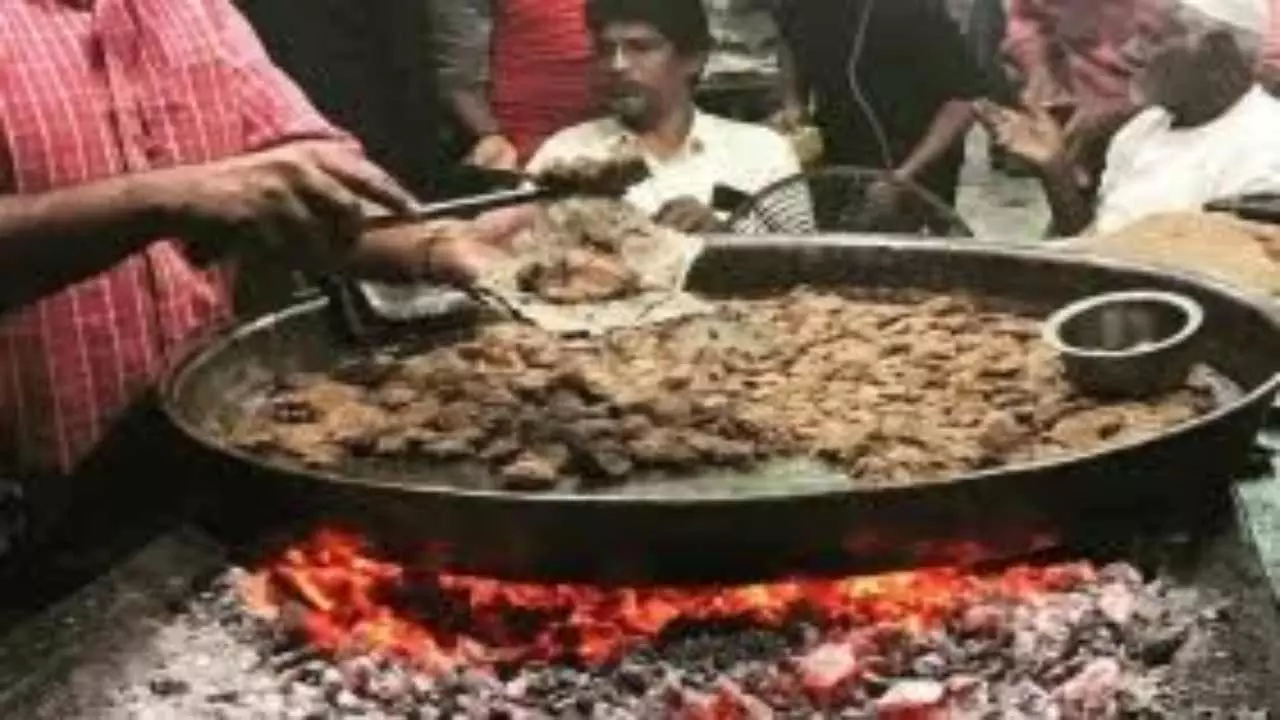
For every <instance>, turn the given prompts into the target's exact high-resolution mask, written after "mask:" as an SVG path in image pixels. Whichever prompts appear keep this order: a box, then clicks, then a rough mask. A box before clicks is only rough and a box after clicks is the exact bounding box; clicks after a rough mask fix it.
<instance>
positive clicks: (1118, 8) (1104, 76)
mask: <svg viewBox="0 0 1280 720" xmlns="http://www.w3.org/2000/svg"><path fill="white" fill-rule="evenodd" d="M1137 2H1138V0H1009V19H1008V29H1007V33H1006V36H1005V40H1004V55H1005V57H1007V58H1008V60H1009V63H1010V65H1011V68H1012V70H1013V72H1014V74H1015V75H1016V76H1017V80H1018V81H1019V83H1020V85H1021V90H1020V101H1021V104H1022V106H1023V107H1025V108H1044V109H1046V110H1048V111H1049V112H1050V113H1051V114H1053V115H1054V116H1055V117H1056V118H1057V120H1058V121H1059V122H1060V123H1063V124H1064V126H1065V135H1066V143H1067V155H1068V158H1069V159H1070V160H1071V162H1072V164H1073V165H1076V166H1077V168H1078V170H1076V171H1075V173H1074V174H1075V175H1076V176H1077V182H1079V183H1080V184H1081V185H1082V186H1083V187H1086V188H1091V187H1093V185H1095V184H1096V182H1097V179H1098V174H1099V172H1100V171H1101V166H1102V162H1103V158H1104V156H1105V154H1106V147H1107V143H1108V142H1109V141H1110V139H1111V136H1112V134H1114V133H1115V131H1116V130H1118V129H1119V128H1120V126H1121V125H1123V124H1124V123H1125V121H1127V120H1128V119H1129V118H1131V117H1133V115H1134V114H1136V113H1137V111H1138V106H1137V105H1136V104H1135V103H1134V101H1133V99H1132V98H1131V97H1130V92H1129V88H1130V85H1131V81H1132V78H1133V74H1134V72H1135V71H1136V70H1137V68H1136V67H1135V66H1134V64H1133V59H1132V58H1130V57H1128V56H1127V55H1126V54H1125V53H1124V52H1123V47H1124V45H1125V43H1127V42H1128V41H1129V39H1130V38H1132V37H1133V34H1134V32H1135V23H1136V8H1137Z"/></svg>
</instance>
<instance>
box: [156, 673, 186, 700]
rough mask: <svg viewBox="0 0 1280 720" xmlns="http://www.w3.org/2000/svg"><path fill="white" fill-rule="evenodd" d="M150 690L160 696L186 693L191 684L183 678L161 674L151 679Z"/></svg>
mask: <svg viewBox="0 0 1280 720" xmlns="http://www.w3.org/2000/svg"><path fill="white" fill-rule="evenodd" d="M150 688H151V692H152V693H153V694H155V695H158V696H160V697H168V696H170V695H186V694H187V693H189V692H191V685H190V684H188V683H187V682H186V681H184V680H179V679H177V678H172V677H168V676H162V677H158V678H154V679H152V680H151V684H150Z"/></svg>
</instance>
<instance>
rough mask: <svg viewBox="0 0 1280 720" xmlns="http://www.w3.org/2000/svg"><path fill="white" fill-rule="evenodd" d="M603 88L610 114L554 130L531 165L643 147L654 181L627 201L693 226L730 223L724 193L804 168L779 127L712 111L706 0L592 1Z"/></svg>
mask: <svg viewBox="0 0 1280 720" xmlns="http://www.w3.org/2000/svg"><path fill="white" fill-rule="evenodd" d="M587 26H588V28H589V29H590V31H591V36H592V41H593V46H594V57H595V66H596V72H597V77H596V79H597V83H598V84H597V91H598V92H602V93H603V94H604V100H605V102H604V103H603V104H604V105H605V106H606V107H607V109H608V111H609V113H610V114H609V115H608V116H607V117H603V118H600V119H597V120H593V121H590V122H586V123H583V124H580V125H576V126H574V127H571V128H568V129H566V130H563V131H561V132H560V133H557V134H556V135H554V136H552V137H551V138H550V139H549V140H548V141H547V142H546V143H545V144H544V145H543V146H542V147H541V148H540V149H539V150H538V152H537V153H535V154H534V157H533V158H532V159H531V160H530V162H529V167H528V169H529V170H530V171H531V172H537V171H538V170H539V169H541V168H544V167H546V166H547V165H548V164H550V163H553V162H557V161H570V160H573V159H576V158H596V159H599V158H604V157H609V156H613V155H617V154H628V153H637V154H639V155H640V156H641V157H643V158H644V159H645V161H646V163H647V164H648V165H649V169H650V172H651V173H652V175H651V177H650V178H649V179H648V180H646V181H644V182H642V183H640V184H639V185H636V186H635V187H633V188H632V189H631V191H630V192H629V193H628V194H627V200H628V201H630V202H631V203H632V204H634V205H635V206H636V207H638V208H639V209H640V210H641V211H643V212H646V213H648V214H650V215H652V216H653V217H654V218H655V219H656V220H657V221H658V222H661V223H663V224H666V225H669V226H671V227H674V228H676V229H678V230H682V231H685V232H708V231H713V230H716V229H720V228H721V227H722V224H723V218H724V211H727V210H730V209H732V208H731V207H725V206H724V205H730V204H732V203H720V205H722V206H721V207H719V208H717V209H713V208H712V206H713V205H715V204H717V203H715V202H714V200H715V197H716V195H717V189H718V188H720V189H722V190H723V191H728V192H721V193H719V195H720V196H722V197H725V196H727V197H729V198H735V199H737V200H742V199H745V198H746V197H748V196H750V195H752V194H754V193H756V192H758V191H760V190H762V189H764V188H765V187H766V186H768V185H770V184H771V183H773V182H775V181H777V180H780V179H782V178H786V177H789V176H791V175H794V174H796V173H799V172H800V164H799V161H798V160H797V159H796V157H795V154H794V152H793V151H792V149H791V146H790V145H789V144H788V143H787V141H786V140H784V139H783V138H782V136H781V135H778V134H777V133H775V132H774V131H772V130H770V129H768V128H765V127H762V126H756V125H748V124H745V123H739V122H735V121H732V120H728V119H725V118H720V117H715V116H713V115H710V114H707V113H704V112H702V111H700V110H698V108H697V107H696V106H695V105H694V90H695V88H696V86H697V83H698V79H699V78H700V76H701V75H702V70H703V67H704V65H705V63H706V59H707V53H708V50H709V48H710V46H711V34H710V31H709V29H708V20H707V14H706V9H705V8H704V7H703V5H702V2H701V0H662V2H653V0H588V3H587Z"/></svg>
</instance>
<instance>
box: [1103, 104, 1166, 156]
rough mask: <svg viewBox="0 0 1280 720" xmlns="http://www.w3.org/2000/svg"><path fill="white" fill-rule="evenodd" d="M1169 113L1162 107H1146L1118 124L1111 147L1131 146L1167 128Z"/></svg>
mask: <svg viewBox="0 0 1280 720" xmlns="http://www.w3.org/2000/svg"><path fill="white" fill-rule="evenodd" d="M1169 123H1170V120H1169V113H1168V111H1166V110H1164V109H1162V108H1147V109H1146V110H1143V111H1142V112H1140V113H1138V114H1137V115H1134V116H1133V118H1132V119H1130V120H1129V122H1127V123H1125V124H1124V125H1121V126H1120V129H1119V130H1118V131H1117V132H1116V134H1115V137H1114V138H1112V140H1111V149H1112V150H1113V151H1114V150H1115V149H1117V148H1127V147H1132V146H1133V145H1136V144H1141V143H1142V142H1143V141H1145V140H1147V139H1148V138H1150V137H1152V136H1154V135H1159V134H1162V133H1164V132H1165V131H1167V130H1168V129H1169Z"/></svg>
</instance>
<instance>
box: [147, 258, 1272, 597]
mask: <svg viewBox="0 0 1280 720" xmlns="http://www.w3.org/2000/svg"><path fill="white" fill-rule="evenodd" d="M691 283H692V286H693V287H694V288H695V289H696V290H698V291H700V292H702V293H704V294H707V295H710V296H718V297H730V296H737V297H742V296H753V295H754V296H759V295H767V294H774V293H778V292H781V291H784V290H786V289H788V288H791V287H794V286H796V285H799V284H808V285H813V286H819V287H822V286H826V287H842V286H843V287H847V286H862V287H882V288H892V287H915V288H925V289H934V290H939V291H972V292H978V293H982V294H986V295H991V296H995V297H1000V298H1007V299H1010V300H1013V301H1016V302H1018V303H1020V304H1023V305H1025V306H1028V307H1029V308H1031V309H1034V310H1037V311H1041V312H1044V313H1046V314H1047V313H1048V312H1049V311H1050V310H1052V309H1053V308H1056V307H1058V306H1061V305H1063V304H1065V303H1067V302H1070V301H1072V300H1075V299H1078V298H1080V297H1082V296H1085V295H1090V294H1094V293H1099V292H1105V291H1114V290H1124V289H1136V288H1149V289H1158V290H1170V291H1175V292H1181V293H1184V294H1187V295H1190V296H1191V297H1193V298H1195V299H1197V300H1199V301H1200V302H1201V303H1202V304H1203V306H1204V308H1205V311H1206V314H1207V322H1206V328H1205V331H1204V344H1203V348H1204V352H1205V353H1206V356H1205V358H1206V361H1207V363H1208V365H1209V366H1211V368H1212V369H1213V371H1215V373H1216V374H1217V375H1219V376H1220V377H1222V378H1224V379H1225V381H1226V383H1225V385H1226V386H1229V387H1228V388H1227V390H1225V391H1224V398H1223V404H1222V406H1221V408H1220V409H1219V410H1218V411H1216V412H1215V413H1213V414H1212V415H1209V416H1207V417H1204V418H1201V419H1199V420H1197V421H1195V422H1192V423H1189V424H1187V425H1185V426H1183V427H1179V428H1176V429H1174V430H1173V431H1171V432H1168V433H1166V434H1164V435H1161V436H1159V437H1156V438H1152V439H1150V440H1147V441H1145V442H1141V443H1136V444H1130V445H1124V446H1119V447H1112V448H1109V449H1106V450H1104V451H1101V452H1098V453H1095V454H1092V455H1087V456H1077V457H1074V458H1068V459H1062V460H1056V461H1053V462H1045V463H1038V464H1033V465H1022V466H1018V467H1011V468H1002V469H999V470H996V471H989V472H978V473H973V474H969V475H965V476H963V477H958V478H952V479H949V480H948V481H945V482H931V483H926V484H921V485H917V486H913V487H907V488H891V489H853V488H850V487H848V486H847V485H845V484H840V485H837V486H832V485H830V484H823V483H821V482H819V483H817V484H816V485H814V486H809V487H807V488H806V487H804V486H803V484H802V485H800V486H795V485H788V486H787V489H786V490H785V491H778V490H776V489H775V490H757V491H751V490H743V489H742V487H740V485H741V483H739V482H737V481H738V480H741V479H742V478H729V479H727V480H726V484H725V486H724V487H725V488H733V489H732V490H731V491H725V492H688V491H686V492H671V493H658V494H650V495H648V496H644V497H638V496H634V495H590V496H582V495H572V496H571V495H519V494H509V493H500V492H483V491H467V490H459V489H456V488H450V487H445V486H444V485H443V484H433V483H431V482H430V477H427V478H423V479H419V480H417V481H395V480H389V479H387V478H386V477H372V476H369V475H364V476H361V475H360V474H353V473H347V474H340V473H326V472H322V471H317V470H306V469H302V468H300V467H295V466H292V465H289V464H279V463H275V464H273V463H266V462H263V461H262V460H260V459H257V458H255V457H252V456H250V455H247V454H244V453H242V452H239V451H237V450H235V449H233V448H230V447H228V446H227V445H226V444H225V443H224V442H223V441H222V440H221V439H220V438H219V437H218V436H217V433H214V432H211V431H210V419H211V418H218V417H224V416H227V415H228V414H229V413H234V412H235V411H236V408H237V407H238V405H239V403H242V402H243V401H244V400H245V399H246V398H248V397H251V396H253V395H255V394H258V393H259V392H260V391H261V389H262V388H263V387H265V385H264V383H267V382H269V381H270V377H271V375H272V373H273V372H274V371H276V370H280V369H293V370H296V369H300V368H310V369H324V368H328V367H332V366H333V365H334V364H335V363H336V362H337V361H338V360H339V359H340V357H339V355H340V354H341V353H339V351H338V350H337V349H336V348H337V345H336V344H335V343H334V341H333V338H332V336H331V335H330V332H329V329H328V326H327V325H326V323H325V322H324V313H323V309H324V307H323V305H324V301H323V300H318V301H312V302H308V303H304V304H301V305H298V306H295V307H292V308H290V309H288V310H285V311H284V312H281V313H279V314H277V315H274V316H270V317H266V318H263V319H261V320H258V321H256V322H252V323H249V324H247V325H244V326H242V327H239V328H237V329H235V330H234V331H232V332H230V333H229V334H227V335H225V336H223V337H220V338H218V339H216V340H214V341H213V342H211V343H209V344H207V345H204V346H203V347H201V348H198V349H196V350H195V351H194V352H192V353H191V354H190V355H188V356H187V357H186V358H185V359H184V360H183V361H182V362H181V363H180V364H178V365H177V366H176V367H175V368H174V370H173V372H172V373H171V374H170V375H169V376H168V377H167V379H166V381H165V382H164V384H163V387H162V393H163V404H164V408H165V410H166V412H167V413H168V415H169V417H170V418H171V419H172V420H173V422H174V423H176V425H177V426H178V427H179V428H180V429H181V430H182V431H183V432H184V433H185V434H186V435H187V436H189V437H190V438H191V439H192V440H194V441H195V443H196V444H198V445H199V446H200V447H202V448H204V449H205V450H207V451H211V453H212V455H213V456H215V457H216V458H218V459H220V468H221V470H220V472H219V480H218V481H219V482H223V483H227V484H228V485H235V486H237V487H240V488H241V489H244V488H248V492H249V493H250V494H249V495H248V497H252V498H255V501H258V500H259V499H261V498H265V497H266V496H267V492H268V491H275V490H282V491H284V493H285V497H286V498H287V500H288V502H291V503H295V505H294V507H297V508H299V509H301V508H302V507H304V506H305V507H306V508H307V510H308V512H314V513H318V514H319V515H320V516H321V517H320V518H319V519H321V520H322V521H328V520H334V521H341V522H344V523H354V524H356V525H357V526H358V527H359V528H361V529H365V530H368V531H370V532H372V533H374V534H376V536H377V537H380V538H383V539H387V540H388V541H389V542H392V543H396V544H399V543H402V542H407V543H408V544H407V545H403V547H405V548H413V549H422V548H424V547H429V548H430V553H431V556H432V557H433V558H434V559H436V560H438V561H440V562H442V563H444V564H446V565H448V566H449V567H452V568H455V569H461V570H465V571H474V572H479V573H485V574H490V575H497V576H507V577H538V578H564V579H589V580H594V581H603V580H608V579H613V578H616V579H619V580H624V579H625V580H634V579H637V578H645V579H660V580H682V579H693V580H701V579H708V578H711V577H715V578H734V579H742V578H746V577H769V576H775V575H780V574H787V573H793V572H796V571H797V570H801V569H817V568H822V567H826V566H839V567H840V568H841V569H842V570H843V571H849V570H852V569H857V570H870V569H880V568H885V567H891V566H895V565H901V564H906V563H911V564H916V563H929V562H952V561H956V560H960V559H965V556H966V555H968V554H970V553H972V552H975V551H977V550H979V549H981V550H983V551H995V552H1002V551H1009V550H1013V551H1021V550H1025V549H1026V548H1027V542H1028V540H1029V539H1030V538H1032V537H1035V538H1037V539H1038V540H1040V541H1050V542H1052V541H1066V540H1070V539H1071V538H1072V537H1073V536H1075V535H1077V534H1080V533H1091V532H1092V531H1094V530H1097V529H1098V528H1101V527H1105V526H1107V525H1109V524H1112V523H1117V522H1118V523H1130V522H1133V521H1134V520H1135V519H1136V518H1137V517H1138V516H1144V517H1147V516H1153V515H1155V516H1165V515H1169V514H1171V513H1175V512H1177V511H1182V510H1186V509H1191V510H1194V509H1195V508H1197V507H1205V506H1208V505H1210V504H1212V503H1208V502H1206V500H1208V499H1210V498H1212V497H1213V496H1214V495H1215V494H1217V493H1220V492H1221V490H1222V489H1223V487H1224V485H1225V484H1226V483H1228V482H1229V481H1230V480H1229V479H1230V476H1231V474H1232V473H1233V472H1234V471H1236V470H1237V469H1239V468H1240V465H1241V463H1242V462H1243V461H1244V459H1245V458H1246V457H1247V456H1248V453H1249V450H1250V448H1251V445H1252V442H1253V439H1254V437H1255V434H1256V432H1257V431H1258V429H1259V427H1260V426H1261V424H1262V423H1263V421H1264V417H1265V414H1266V412H1267V410H1268V409H1269V407H1270V405H1271V403H1272V401H1273V399H1274V396H1275V393H1276V390H1277V386H1278V384H1280V376H1277V370H1278V369H1280V321H1278V320H1277V318H1276V316H1274V315H1273V313H1272V311H1271V310H1270V309H1269V308H1268V307H1267V306H1266V305H1264V304H1263V303H1261V302H1258V301H1254V300H1251V299H1249V298H1247V297H1245V296H1243V295H1241V294H1238V293H1236V292H1234V291H1232V290H1229V289H1226V288H1224V287H1220V286H1217V285H1214V284H1212V283H1210V282H1207V281H1203V280H1197V279H1194V278H1191V277H1186V276H1180V275H1174V274H1169V273H1166V272H1161V271H1156V270H1148V269H1141V268H1138V267H1135V266H1132V265H1126V264H1121V263H1115V262H1109V261H1102V260H1096V259H1090V258H1085V257H1073V256H1067V255H1062V254H1053V253H1049V252H1044V251H1040V250H1034V249H1008V248H1006V249H1001V248H995V247H986V246H980V245H973V244H968V245H956V244H950V243H944V242H922V241H918V240H909V241H892V240H878V239H868V238H806V239H803V240H801V239H790V238H752V239H750V240H747V239H739V238H726V239H723V240H719V241H716V242H713V243H712V244H711V245H710V246H709V247H708V249H707V251H706V252H705V254H704V256H703V257H702V258H701V259H700V260H699V261H698V263H697V266H696V267H695V269H694V272H693V275H692V277H691ZM457 322H468V321H467V320H465V319H453V320H450V319H448V318H446V319H444V320H442V323H443V324H444V325H446V326H447V325H449V324H450V323H454V324H456V323H457ZM441 332H444V331H443V330H442V331H441ZM428 336H429V337H430V334H428ZM440 337H443V338H446V340H445V341H447V333H445V334H444V335H441V336H440ZM437 341H440V340H439V338H437ZM438 471H439V472H444V471H446V470H444V469H438ZM747 479H748V480H749V479H750V478H749V477H748V478H747ZM747 486H748V487H750V483H747ZM694 487H700V486H697V485H695V486H694ZM299 511H301V510H299Z"/></svg>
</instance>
